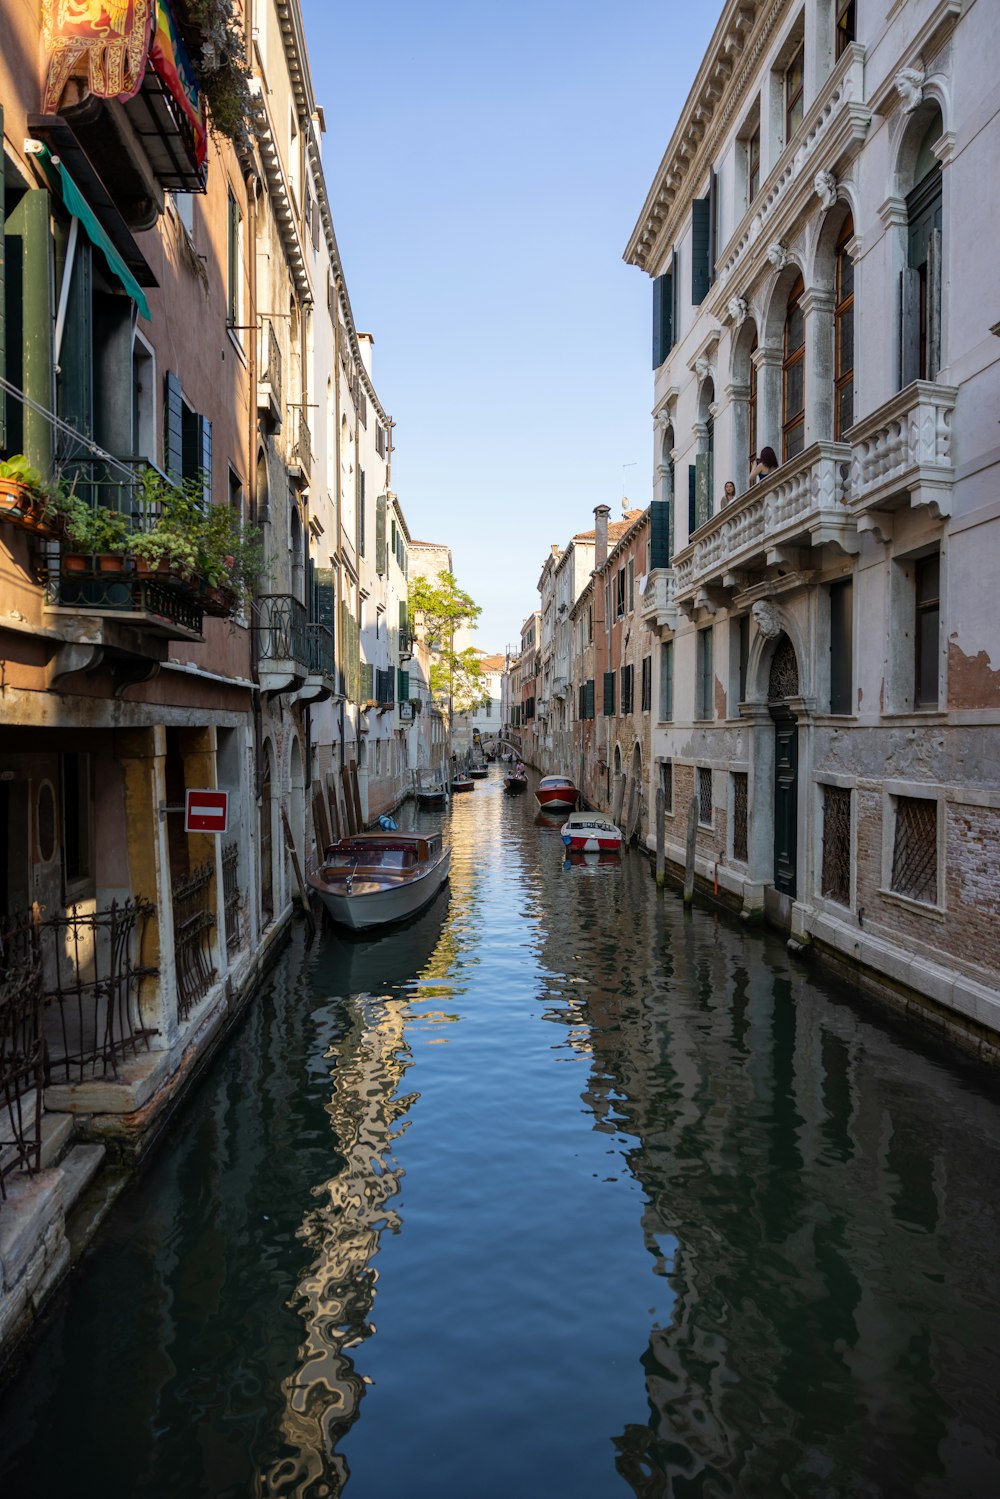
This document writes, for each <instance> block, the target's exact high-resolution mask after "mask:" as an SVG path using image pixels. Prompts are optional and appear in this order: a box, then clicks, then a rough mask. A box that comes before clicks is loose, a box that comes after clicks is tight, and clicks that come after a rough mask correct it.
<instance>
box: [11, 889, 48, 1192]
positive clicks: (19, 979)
mask: <svg viewBox="0 0 1000 1499" xmlns="http://www.w3.org/2000/svg"><path fill="white" fill-rule="evenodd" d="M43 1057H44V1044H43V1037H42V960H41V943H40V940H39V911H38V907H37V905H36V906H35V907H34V909H33V911H32V912H30V913H24V914H23V915H21V916H20V917H17V918H13V919H10V920H5V921H3V922H0V1197H5V1196H6V1195H7V1194H6V1189H5V1187H4V1178H5V1177H7V1176H9V1175H10V1173H11V1172H13V1171H26V1172H34V1171H38V1170H39V1167H40V1165H41V1150H42V1086H43V1076H42V1070H43V1069H42V1063H43Z"/></svg>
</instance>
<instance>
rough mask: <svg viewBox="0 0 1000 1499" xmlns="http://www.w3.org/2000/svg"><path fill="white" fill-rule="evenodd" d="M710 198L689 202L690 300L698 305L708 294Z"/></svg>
mask: <svg viewBox="0 0 1000 1499" xmlns="http://www.w3.org/2000/svg"><path fill="white" fill-rule="evenodd" d="M709 213H710V200H709V199H708V198H695V200H694V202H693V203H692V204H691V301H692V302H693V304H694V305H695V307H699V306H700V305H701V303H702V302H704V300H705V298H706V297H707V296H708V288H709V285H710V282H709V274H708V257H709Z"/></svg>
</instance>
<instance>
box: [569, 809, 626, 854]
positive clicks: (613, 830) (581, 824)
mask: <svg viewBox="0 0 1000 1499" xmlns="http://www.w3.org/2000/svg"><path fill="white" fill-rule="evenodd" d="M559 835H560V837H561V838H562V841H563V843H564V844H565V846H566V848H567V849H569V850H571V851H573V852H578V853H582V854H617V853H620V852H621V846H622V834H621V828H618V827H616V826H615V824H614V823H613V822H612V821H611V818H610V817H606V816H605V814H604V813H603V812H571V813H570V814H569V816H568V817H567V819H566V821H565V822H564V823H563V825H562V827H561V828H560V829H559Z"/></svg>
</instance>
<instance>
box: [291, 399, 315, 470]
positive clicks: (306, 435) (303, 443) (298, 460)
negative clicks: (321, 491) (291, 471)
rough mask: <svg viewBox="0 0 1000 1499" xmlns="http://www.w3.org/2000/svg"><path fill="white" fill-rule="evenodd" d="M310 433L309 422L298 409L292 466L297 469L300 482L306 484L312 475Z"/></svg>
mask: <svg viewBox="0 0 1000 1499" xmlns="http://www.w3.org/2000/svg"><path fill="white" fill-rule="evenodd" d="M312 462H313V453H312V433H311V432H310V430H309V423H308V422H307V421H306V419H305V416H304V414H303V413H302V412H301V411H300V412H299V417H298V422H297V425H296V429H295V452H294V454H293V466H294V467H296V468H297V469H298V471H299V476H300V478H301V480H302V483H303V484H304V485H305V484H308V483H309V480H310V477H311V475H312Z"/></svg>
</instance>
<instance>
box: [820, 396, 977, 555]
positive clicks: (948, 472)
mask: <svg viewBox="0 0 1000 1499" xmlns="http://www.w3.org/2000/svg"><path fill="white" fill-rule="evenodd" d="M957 396H958V391H957V390H956V388H955V387H954V386H952V385H936V384H934V383H933V382H932V381H929V380H914V381H913V383H912V384H911V385H907V386H905V387H904V389H903V390H901V391H900V392H899V393H898V395H895V396H893V397H892V399H891V400H889V401H886V402H885V404H884V405H882V406H879V407H878V409H877V410H876V411H873V412H872V413H871V415H870V416H866V417H865V418H864V420H863V421H860V422H857V423H855V425H854V426H853V427H852V428H851V430H850V431H849V432H848V433H847V436H848V437H849V439H850V443H851V478H850V494H849V499H848V505H849V509H850V512H851V514H852V515H853V516H854V517H855V518H856V523H857V526H858V530H859V531H874V532H876V533H877V534H879V535H880V536H882V537H883V539H885V538H887V536H888V533H889V531H890V529H891V521H890V520H889V519H888V518H887V516H886V514H885V512H891V511H893V510H899V509H903V508H906V507H914V508H915V507H917V506H921V505H927V506H929V507H930V509H931V512H932V513H933V515H934V517H935V518H936V519H940V517H942V516H946V515H950V514H951V496H952V486H953V484H954V478H955V472H954V467H953V464H952V461H951V422H952V415H953V413H954V410H955V400H956V398H957Z"/></svg>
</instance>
